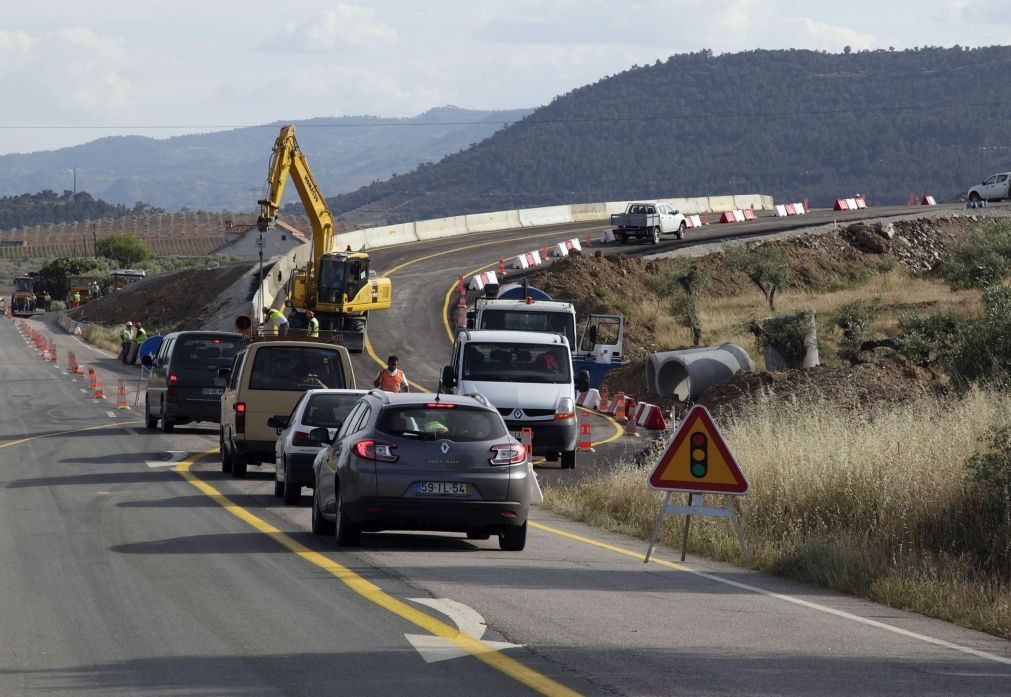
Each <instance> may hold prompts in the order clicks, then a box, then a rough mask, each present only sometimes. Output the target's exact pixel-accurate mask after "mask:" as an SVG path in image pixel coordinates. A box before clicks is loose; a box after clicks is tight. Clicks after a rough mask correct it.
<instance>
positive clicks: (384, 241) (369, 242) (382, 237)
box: [352, 223, 418, 249]
mask: <svg viewBox="0 0 1011 697" xmlns="http://www.w3.org/2000/svg"><path fill="white" fill-rule="evenodd" d="M361 232H362V233H363V234H364V235H365V249H378V248H380V247H390V246H393V245H395V244H404V243H406V242H417V241H418V236H417V235H416V234H415V232H414V223H403V224H401V225H387V226H386V227H374V228H368V229H366V230H362V231H361ZM352 249H353V247H352Z"/></svg>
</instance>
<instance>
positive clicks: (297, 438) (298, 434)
mask: <svg viewBox="0 0 1011 697" xmlns="http://www.w3.org/2000/svg"><path fill="white" fill-rule="evenodd" d="M291 439H292V440H293V441H294V442H296V443H308V442H310V441H311V440H312V438H310V437H309V434H308V433H306V432H305V431H295V434H294V435H293V436H292V437H291Z"/></svg>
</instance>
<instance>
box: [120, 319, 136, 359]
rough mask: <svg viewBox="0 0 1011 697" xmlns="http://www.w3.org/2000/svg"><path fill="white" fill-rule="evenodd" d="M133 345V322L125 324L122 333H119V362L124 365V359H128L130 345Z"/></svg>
mask: <svg viewBox="0 0 1011 697" xmlns="http://www.w3.org/2000/svg"><path fill="white" fill-rule="evenodd" d="M132 343H133V322H127V323H126V326H124V327H123V331H121V332H120V333H119V345H120V347H121V349H120V352H119V360H120V361H122V362H123V365H126V359H127V358H129V357H130V344H132Z"/></svg>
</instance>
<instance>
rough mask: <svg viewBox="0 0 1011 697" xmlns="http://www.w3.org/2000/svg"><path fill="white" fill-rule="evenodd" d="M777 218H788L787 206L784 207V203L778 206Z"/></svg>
mask: <svg viewBox="0 0 1011 697" xmlns="http://www.w3.org/2000/svg"><path fill="white" fill-rule="evenodd" d="M776 217H777V218H785V217H786V206H784V205H783V204H782V203H781V204H779V205H778V206H776Z"/></svg>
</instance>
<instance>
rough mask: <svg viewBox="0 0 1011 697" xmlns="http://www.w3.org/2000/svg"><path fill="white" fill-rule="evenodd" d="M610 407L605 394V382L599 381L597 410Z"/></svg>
mask: <svg viewBox="0 0 1011 697" xmlns="http://www.w3.org/2000/svg"><path fill="white" fill-rule="evenodd" d="M610 408H611V400H610V398H609V397H608V395H607V383H606V382H605V383H601V385H600V404H599V405H598V406H597V411H603V412H606V411H608V410H609V409H610Z"/></svg>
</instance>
